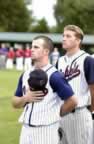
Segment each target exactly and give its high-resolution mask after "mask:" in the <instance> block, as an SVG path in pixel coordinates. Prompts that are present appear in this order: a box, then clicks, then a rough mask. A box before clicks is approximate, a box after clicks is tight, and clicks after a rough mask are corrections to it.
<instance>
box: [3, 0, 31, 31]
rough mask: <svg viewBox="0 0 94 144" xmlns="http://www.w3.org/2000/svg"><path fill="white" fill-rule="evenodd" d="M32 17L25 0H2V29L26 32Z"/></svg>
mask: <svg viewBox="0 0 94 144" xmlns="http://www.w3.org/2000/svg"><path fill="white" fill-rule="evenodd" d="M30 22H31V19H30V15H29V12H28V10H27V8H26V5H25V3H24V0H6V1H4V0H0V30H1V31H8V32H23V31H24V32H26V31H28V29H29V25H30Z"/></svg>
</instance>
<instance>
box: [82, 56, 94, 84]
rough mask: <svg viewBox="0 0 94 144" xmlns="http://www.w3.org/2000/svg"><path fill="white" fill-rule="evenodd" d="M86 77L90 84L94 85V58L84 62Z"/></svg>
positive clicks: (89, 57)
mask: <svg viewBox="0 0 94 144" xmlns="http://www.w3.org/2000/svg"><path fill="white" fill-rule="evenodd" d="M84 71H85V77H86V81H87V83H88V84H94V58H92V57H91V56H87V57H86V59H85V61H84Z"/></svg>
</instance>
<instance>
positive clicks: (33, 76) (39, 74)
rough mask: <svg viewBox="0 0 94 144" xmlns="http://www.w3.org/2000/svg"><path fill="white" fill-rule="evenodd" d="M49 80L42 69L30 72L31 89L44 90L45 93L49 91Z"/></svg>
mask: <svg viewBox="0 0 94 144" xmlns="http://www.w3.org/2000/svg"><path fill="white" fill-rule="evenodd" d="M47 81H48V76H47V74H46V72H45V71H43V70H42V69H35V70H33V71H32V72H30V75H29V79H28V84H29V87H30V90H34V91H38V90H42V91H43V92H44V93H45V94H46V93H47V89H46V88H45V87H46V84H47Z"/></svg>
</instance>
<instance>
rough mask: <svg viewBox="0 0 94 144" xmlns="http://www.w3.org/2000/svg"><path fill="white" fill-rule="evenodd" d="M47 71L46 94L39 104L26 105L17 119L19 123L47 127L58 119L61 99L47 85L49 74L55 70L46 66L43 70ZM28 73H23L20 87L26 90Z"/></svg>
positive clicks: (50, 66)
mask: <svg viewBox="0 0 94 144" xmlns="http://www.w3.org/2000/svg"><path fill="white" fill-rule="evenodd" d="M47 69H48V71H47V75H48V83H47V86H46V88H47V89H48V94H47V95H46V96H45V98H44V100H42V101H41V102H36V103H29V104H27V105H26V106H25V108H24V111H23V113H22V115H21V117H20V119H19V122H21V123H25V124H28V125H48V124H51V123H54V122H56V121H58V120H59V119H60V116H59V111H60V105H61V99H60V98H59V96H58V95H57V94H56V93H55V92H53V90H52V88H51V86H50V84H49V78H50V76H51V74H52V73H53V72H55V71H57V70H56V68H55V67H53V66H52V65H50V64H48V65H47V66H46V67H45V68H44V69H43V70H44V71H46V70H47ZM32 70H33V69H32ZM29 73H30V71H28V72H26V73H24V75H23V84H22V85H23V87H26V89H28V83H27V79H28V77H29ZM23 95H24V94H23Z"/></svg>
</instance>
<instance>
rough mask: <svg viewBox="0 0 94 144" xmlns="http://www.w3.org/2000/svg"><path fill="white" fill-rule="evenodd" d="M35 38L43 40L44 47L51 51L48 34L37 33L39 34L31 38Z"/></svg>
mask: <svg viewBox="0 0 94 144" xmlns="http://www.w3.org/2000/svg"><path fill="white" fill-rule="evenodd" d="M37 39H42V40H43V41H44V43H45V48H47V49H48V50H49V52H50V53H51V52H52V51H53V49H54V45H53V41H52V40H51V39H50V38H49V37H48V36H45V35H39V36H37V37H35V38H34V39H33V40H37Z"/></svg>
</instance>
